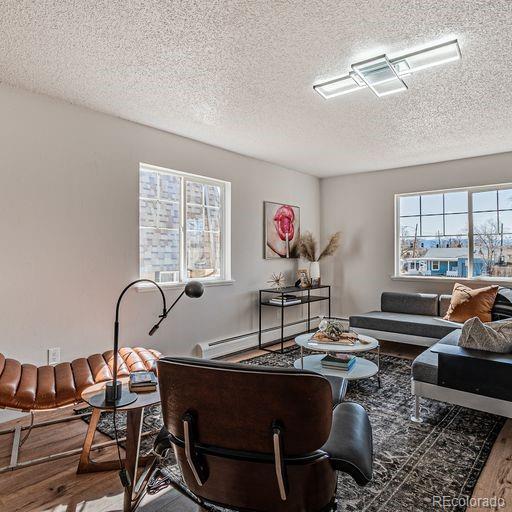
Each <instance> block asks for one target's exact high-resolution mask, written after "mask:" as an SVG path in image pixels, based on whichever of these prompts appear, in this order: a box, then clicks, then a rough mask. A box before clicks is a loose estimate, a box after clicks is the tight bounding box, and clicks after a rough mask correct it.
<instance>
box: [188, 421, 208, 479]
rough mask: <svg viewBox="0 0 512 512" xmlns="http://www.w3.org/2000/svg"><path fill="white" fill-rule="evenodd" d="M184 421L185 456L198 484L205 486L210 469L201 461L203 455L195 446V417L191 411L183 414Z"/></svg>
mask: <svg viewBox="0 0 512 512" xmlns="http://www.w3.org/2000/svg"><path fill="white" fill-rule="evenodd" d="M182 421H183V437H184V441H185V456H186V458H187V462H188V465H189V466H190V469H191V471H192V474H193V475H194V478H195V479H196V482H197V485H199V486H203V485H204V484H205V482H206V480H208V471H207V469H206V466H205V464H202V463H201V456H200V455H199V454H198V453H197V451H196V448H195V430H194V417H193V415H192V414H191V413H189V412H187V413H185V414H184V415H183V419H182Z"/></svg>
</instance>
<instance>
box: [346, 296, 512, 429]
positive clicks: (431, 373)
mask: <svg viewBox="0 0 512 512" xmlns="http://www.w3.org/2000/svg"><path fill="white" fill-rule="evenodd" d="M450 298H451V296H450V295H440V296H438V295H434V294H419V293H418V294H411V293H393V292H385V293H383V294H382V297H381V311H372V312H370V313H366V314H363V315H356V316H352V317H350V326H351V327H352V328H354V329H355V330H356V331H357V332H359V333H361V334H370V335H372V336H374V337H376V338H378V339H381V340H388V341H400V342H403V343H412V344H415V345H423V344H425V345H430V346H429V348H427V349H426V350H425V351H424V352H422V353H421V354H420V355H419V356H418V357H416V359H415V360H414V362H413V364H412V378H411V389H412V394H413V396H414V412H413V415H412V418H411V419H412V420H413V421H417V422H420V421H421V408H420V398H422V397H423V398H429V399H432V400H438V401H441V402H448V403H452V404H456V405H460V406H463V407H468V408H470V409H477V410H480V411H484V412H489V413H492V414H498V415H501V416H505V417H508V418H512V387H511V386H510V382H511V381H512V354H498V353H493V352H488V351H482V350H472V349H465V348H463V347H459V346H458V341H459V337H460V333H461V327H462V324H458V323H454V322H448V321H446V320H443V319H442V316H444V314H445V313H446V310H447V309H448V306H449V304H450ZM436 308H437V309H436ZM508 318H512V289H510V288H504V287H501V288H500V289H499V291H498V295H497V297H496V301H495V303H494V307H493V309H492V319H493V320H504V319H508Z"/></svg>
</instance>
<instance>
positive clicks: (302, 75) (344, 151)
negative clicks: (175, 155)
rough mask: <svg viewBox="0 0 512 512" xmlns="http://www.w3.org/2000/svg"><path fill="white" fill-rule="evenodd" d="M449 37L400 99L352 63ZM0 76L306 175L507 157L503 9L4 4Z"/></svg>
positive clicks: (266, 3) (423, 2)
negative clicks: (318, 89) (351, 78)
mask: <svg viewBox="0 0 512 512" xmlns="http://www.w3.org/2000/svg"><path fill="white" fill-rule="evenodd" d="M450 38H458V40H459V43H460V46H461V51H462V55H463V59H462V61H459V62H457V63H451V64H447V65H445V66H441V67H438V68H435V69H431V70H426V71H422V72H418V73H417V74H415V75H414V76H411V77H408V78H406V82H407V84H408V86H409V90H408V91H407V92H404V93H400V94H396V95H392V96H388V97H385V98H377V97H375V96H374V95H373V94H372V93H371V92H370V91H368V90H366V91H359V92H357V93H354V94H351V95H347V96H342V97H339V98H335V99H331V100H329V101H326V100H323V99H322V98H321V97H320V96H319V95H318V94H316V93H314V92H313V90H312V87H311V86H312V84H313V83H315V82H318V81H321V80H325V79H329V78H331V77H335V76H337V75H341V74H345V73H346V72H347V71H348V68H349V65H350V64H351V63H353V62H357V61H360V60H364V59H366V58H369V57H372V56H376V55H379V54H382V53H387V54H388V55H390V56H395V55H397V54H401V53H404V52H405V51H409V50H411V49H414V48H417V47H421V46H425V45H429V44H431V43H436V42H439V41H445V40H447V39H450ZM0 48H1V50H0V81H1V82H4V83H8V84H11V85H15V86H19V87H23V88H26V89H29V90H32V91H36V92H40V93H45V94H48V95H50V96H54V97H58V98H62V99H64V100H67V101H69V102H72V103H75V104H80V105H84V106H87V107H90V108H92V109H95V110H99V111H102V112H106V113H109V114H113V115H116V116H119V117H122V118H125V119H129V120H132V121H137V122H139V123H143V124H146V125H150V126H153V127H156V128H160V129H163V130H166V131H169V132H173V133H177V134H180V135H184V136H187V137H191V138H193V139H197V140H200V141H203V142H207V143H210V144H213V145H216V146H220V147H223V148H226V149H229V150H232V151H236V152H239V153H242V154H246V155H250V156H253V157H256V158H260V159H263V160H267V161H270V162H275V163H278V164H281V165H284V166H286V167H289V168H292V169H297V170H300V171H304V172H307V173H310V174H315V175H317V176H331V175H337V174H344V173H352V172H360V171H370V170H378V169H386V168H393V167H400V166H407V165H413V164H420V163H427V162H434V161H441V160H449V159H454V158H462V157H468V156H475V155H480V154H487V153H497V152H502V151H509V150H512V87H511V84H512V2H511V1H510V0H470V1H467V0H442V1H433V0H386V1H384V0H380V1H370V0H367V1H362V0H359V1H340V0H308V1H292V0H289V1H284V0H280V1H278V0H246V1H239V0H225V1H218V0H196V1H163V0H162V1H154V0H153V1H148V0H129V1H128V0H126V1H121V0H103V1H95V2H89V1H86V0H78V1H77V0H74V1H71V0H55V1H48V0H37V1H26V0H2V2H1V3H0Z"/></svg>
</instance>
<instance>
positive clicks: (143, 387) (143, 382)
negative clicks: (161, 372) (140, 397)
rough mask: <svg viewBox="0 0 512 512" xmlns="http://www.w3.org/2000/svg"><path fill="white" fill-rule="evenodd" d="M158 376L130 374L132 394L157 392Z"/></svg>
mask: <svg viewBox="0 0 512 512" xmlns="http://www.w3.org/2000/svg"><path fill="white" fill-rule="evenodd" d="M156 385H157V380H156V375H155V374H154V373H153V372H133V373H130V383H129V388H130V391H131V392H132V393H144V392H146V393H149V392H150V391H156Z"/></svg>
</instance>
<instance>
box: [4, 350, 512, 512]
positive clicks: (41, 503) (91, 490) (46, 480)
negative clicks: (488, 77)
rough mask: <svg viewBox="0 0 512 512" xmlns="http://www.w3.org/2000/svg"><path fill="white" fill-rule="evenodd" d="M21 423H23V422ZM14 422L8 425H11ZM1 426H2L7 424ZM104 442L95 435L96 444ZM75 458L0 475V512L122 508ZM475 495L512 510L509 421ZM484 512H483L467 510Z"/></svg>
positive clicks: (188, 510) (46, 438)
mask: <svg viewBox="0 0 512 512" xmlns="http://www.w3.org/2000/svg"><path fill="white" fill-rule="evenodd" d="M421 350H422V349H421V348H417V347H412V346H406V345H398V344H394V343H389V344H386V343H383V344H382V352H383V353H388V354H391V355H397V356H400V357H405V358H409V359H410V358H414V357H415V356H416V355H417V354H418V353H419V352H420V351H421ZM256 355H259V352H258V351H251V352H248V353H245V354H242V355H237V356H234V357H231V358H228V359H229V360H231V361H239V360H241V359H245V358H250V357H254V356H256ZM64 414H73V410H72V408H68V409H67V410H59V411H52V412H47V413H42V414H41V420H42V419H47V418H52V417H60V416H62V415H64ZM18 421H19V420H18ZM23 421H24V422H26V419H25V420H23ZM14 423H16V421H13V422H10V424H14ZM2 427H5V428H7V427H8V424H5V425H3V426H2ZM85 431H86V425H85V423H84V422H82V421H80V420H78V421H72V422H69V423H67V424H66V423H65V424H60V425H58V426H51V427H46V428H41V429H36V430H35V431H34V432H33V433H32V435H31V436H30V438H29V440H28V441H27V443H26V444H25V445H24V446H23V449H22V452H21V453H22V456H21V460H25V459H26V458H35V457H41V456H44V455H47V454H51V453H55V452H57V451H63V450H68V449H73V448H77V447H79V446H81V444H82V442H83V438H84V436H85ZM102 439H104V440H107V438H106V437H105V436H103V435H102V434H98V437H97V440H99V441H100V440H102ZM11 440H12V438H11V436H2V438H0V466H4V465H6V464H8V462H9V457H10V442H11ZM112 450H113V449H112V448H106V449H104V450H102V451H101V452H98V459H101V458H111V457H112V456H113V453H112ZM77 464H78V456H74V457H68V458H66V459H61V460H58V461H53V462H50V463H45V464H42V465H39V466H33V467H31V468H26V469H21V470H18V471H14V472H11V473H7V474H3V475H0V512H16V511H23V512H32V511H38V512H41V511H52V512H107V511H117V510H121V509H122V501H123V498H122V487H121V484H120V482H119V479H118V477H117V474H116V472H106V473H96V474H87V475H76V467H77ZM474 496H475V497H492V496H498V497H503V498H505V499H506V500H507V501H508V503H509V507H507V508H505V509H503V508H502V509H500V510H501V511H502V512H503V511H505V510H512V422H511V421H510V420H509V421H507V422H506V424H505V426H504V428H503V430H502V432H501V433H500V436H499V437H498V440H497V441H496V443H495V446H494V448H493V450H492V453H491V455H490V457H489V459H488V461H487V464H486V466H485V468H484V471H483V472H482V474H481V476H480V479H479V481H478V483H477V486H476V488H475V491H474ZM139 510H141V511H143V512H157V511H158V512H160V511H162V512H163V511H164V510H165V511H171V510H174V511H179V512H192V511H194V512H195V511H197V510H198V509H197V507H196V506H195V505H192V504H191V502H190V501H188V500H186V499H184V498H183V497H181V496H180V495H179V494H178V493H177V492H176V491H174V490H170V491H167V492H163V493H160V494H159V495H156V496H153V497H146V498H145V499H144V501H143V502H142V505H141V507H140V509H139ZM471 510H481V512H484V511H485V512H489V510H492V509H489V508H486V509H484V508H482V509H476V508H475V509H471Z"/></svg>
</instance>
